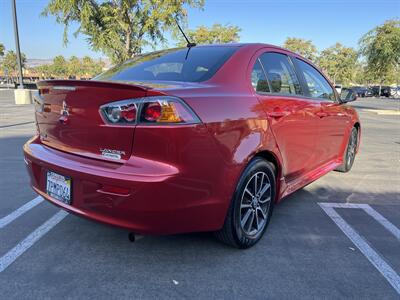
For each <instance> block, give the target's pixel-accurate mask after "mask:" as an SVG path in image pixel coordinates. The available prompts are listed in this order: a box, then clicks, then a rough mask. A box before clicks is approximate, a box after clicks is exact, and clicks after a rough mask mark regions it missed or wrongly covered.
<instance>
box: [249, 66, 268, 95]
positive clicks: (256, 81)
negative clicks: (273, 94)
mask: <svg viewBox="0 0 400 300" xmlns="http://www.w3.org/2000/svg"><path fill="white" fill-rule="evenodd" d="M251 85H252V86H253V88H254V90H255V91H256V92H257V93H269V92H270V90H269V84H268V81H267V77H265V73H264V70H263V68H262V66H261V63H260V60H258V59H257V61H256V63H255V64H254V67H253V71H252V72H251Z"/></svg>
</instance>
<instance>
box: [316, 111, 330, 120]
mask: <svg viewBox="0 0 400 300" xmlns="http://www.w3.org/2000/svg"><path fill="white" fill-rule="evenodd" d="M315 114H316V115H317V116H318V117H320V118H325V117H328V116H329V114H328V113H326V112H324V111H319V112H317V113H315Z"/></svg>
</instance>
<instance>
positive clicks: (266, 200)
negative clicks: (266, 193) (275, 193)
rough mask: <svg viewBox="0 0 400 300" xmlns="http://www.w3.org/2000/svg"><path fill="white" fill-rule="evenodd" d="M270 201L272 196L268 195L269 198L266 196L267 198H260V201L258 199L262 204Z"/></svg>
mask: <svg viewBox="0 0 400 300" xmlns="http://www.w3.org/2000/svg"><path fill="white" fill-rule="evenodd" d="M269 201H271V197H267V198H265V199H262V200H261V199H260V201H258V202H259V203H260V204H265V203H267V202H269Z"/></svg>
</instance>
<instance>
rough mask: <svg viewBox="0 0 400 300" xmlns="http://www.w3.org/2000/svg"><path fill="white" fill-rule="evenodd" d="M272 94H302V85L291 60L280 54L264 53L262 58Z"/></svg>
mask: <svg viewBox="0 0 400 300" xmlns="http://www.w3.org/2000/svg"><path fill="white" fill-rule="evenodd" d="M260 60H261V63H262V65H263V67H264V70H265V72H266V75H267V78H268V81H269V86H270V89H271V93H278V94H301V89H300V83H299V80H298V79H297V76H296V73H295V71H294V69H293V66H292V64H291V63H290V62H289V58H288V57H287V56H286V55H285V54H280V53H273V52H270V53H264V54H263V55H261V56H260Z"/></svg>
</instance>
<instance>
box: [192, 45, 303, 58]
mask: <svg viewBox="0 0 400 300" xmlns="http://www.w3.org/2000/svg"><path fill="white" fill-rule="evenodd" d="M196 47H238V48H247V49H249V48H252V49H254V50H258V49H262V48H272V49H276V50H282V51H285V52H286V53H287V54H291V55H293V56H295V57H300V58H302V59H304V60H306V61H308V62H310V61H309V60H308V59H307V58H305V57H303V56H301V55H299V54H298V53H295V52H293V51H290V50H288V49H286V48H282V47H279V46H276V45H272V44H265V43H226V44H200V45H197V46H196Z"/></svg>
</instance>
